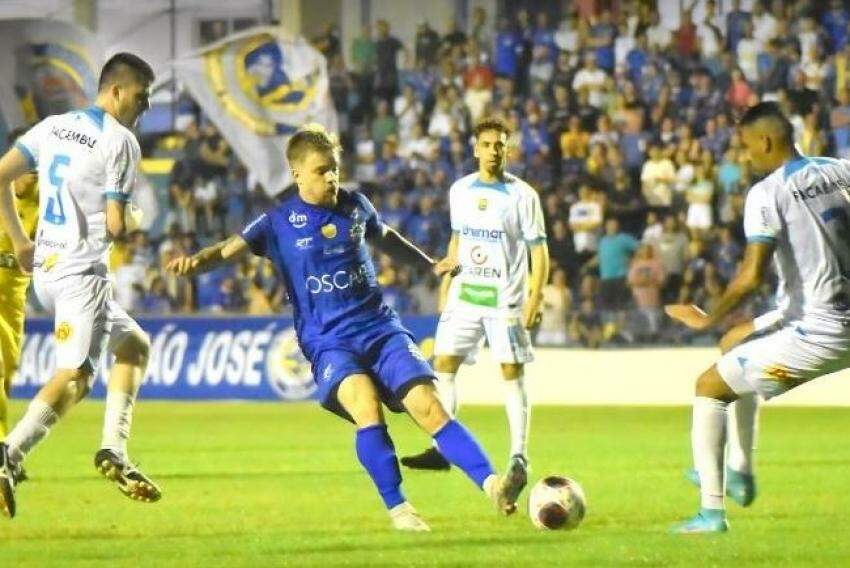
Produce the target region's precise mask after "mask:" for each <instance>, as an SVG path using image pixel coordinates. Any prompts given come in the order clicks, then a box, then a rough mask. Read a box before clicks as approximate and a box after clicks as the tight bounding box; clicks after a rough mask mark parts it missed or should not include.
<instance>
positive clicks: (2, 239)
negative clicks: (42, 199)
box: [0, 129, 38, 442]
mask: <svg viewBox="0 0 850 568" xmlns="http://www.w3.org/2000/svg"><path fill="white" fill-rule="evenodd" d="M24 132H26V129H17V130H15V131H13V132H12V133H11V134H10V135H9V140H8V143H9V145H12V144H13V143H14V142H15V140H16V139H17V138H18V136H20V135H21V134H23V133H24ZM12 185H13V189H14V191H15V201H16V202H17V203H16V208H17V210H18V215H19V216H20V218H21V222H22V224H23V226H24V229H25V230H26V232H27V235H28V236H29V238H30V239H33V238H35V229H36V226H37V224H38V175H37V174H36V172H34V171H33V172H27V173H26V174H24V175H22V176H21V177H19V178H18V179H16V180H15V181H14V182H12ZM30 277H31V275H30V274H27V273H25V272H23V271H22V270H21V269H20V267H19V266H18V261H17V260H16V259H15V253H14V249H13V247H12V241H11V239H9V235H7V234H6V233H5V232H4V231H3V230H2V229H0V383H2V385H3V388H2V389H0V442H2V441H3V440H5V439H6V434H7V433H8V431H9V392H10V391H11V389H12V377H13V375H14V374H15V371H16V370H17V369H18V360H19V358H20V355H21V343H22V342H23V337H24V309H25V305H26V300H27V287H28V286H29V283H30Z"/></svg>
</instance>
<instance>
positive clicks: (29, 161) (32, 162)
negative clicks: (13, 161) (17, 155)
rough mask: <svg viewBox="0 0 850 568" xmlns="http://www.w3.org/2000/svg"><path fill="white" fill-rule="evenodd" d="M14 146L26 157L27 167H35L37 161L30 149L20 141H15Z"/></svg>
mask: <svg viewBox="0 0 850 568" xmlns="http://www.w3.org/2000/svg"><path fill="white" fill-rule="evenodd" d="M15 148H17V149H18V150H20V151H21V154H23V155H24V157H25V158H26V159H27V164H28V165H29V169H31V170H32V169H35V167H36V165H38V163H37V162H36V161H35V156H33V155H32V152H30V149H29V148H27V147H26V146H24V145H23V144H21V143H20V142H15Z"/></svg>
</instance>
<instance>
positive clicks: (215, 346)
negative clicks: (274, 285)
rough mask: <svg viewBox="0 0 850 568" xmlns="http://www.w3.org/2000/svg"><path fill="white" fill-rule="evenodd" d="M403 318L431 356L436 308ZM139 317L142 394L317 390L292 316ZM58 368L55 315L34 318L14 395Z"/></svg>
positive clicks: (98, 389) (32, 388) (227, 395)
mask: <svg viewBox="0 0 850 568" xmlns="http://www.w3.org/2000/svg"><path fill="white" fill-rule="evenodd" d="M402 319H403V322H404V324H405V326H407V328H408V329H409V330H410V331H411V332H412V333H413V334H414V336H415V337H416V339H417V341H418V342H419V345H420V347H421V348H422V351H423V353H424V354H425V355H426V356H428V357H430V355H431V353H432V351H433V336H434V331H435V330H436V327H437V318H436V316H414V317H409V318H402ZM138 322H139V324H140V325H141V326H142V328H144V330H145V331H146V332H147V333H148V334H149V335H150V339H151V358H150V363H149V364H148V370H147V374H146V375H145V379H144V384H143V385H142V389H141V395H140V396H141V397H142V398H147V399H182V400H193V399H201V400H227V399H248V400H305V399H309V398H312V396H313V394H314V392H315V383H314V382H313V377H312V374H311V372H310V363H308V362H307V360H306V359H305V358H304V355H303V354H302V353H301V350H300V349H299V348H298V342H297V341H296V337H295V329H294V328H293V327H292V325H293V324H292V319H291V318H275V317H217V318H139V319H138ZM109 363H110V362H109V361H107V358H106V357H104V361H103V365H102V367H101V369H99V370H98V374H97V377H96V380H95V385H94V388H93V391H92V395H91V396H93V397H96V398H102V397H103V396H104V394H105V391H106V377H107V373H108V365H109ZM54 368H55V355H54V343H53V320H50V319H43V318H42V319H31V320H28V321H27V323H26V338H25V339H24V345H23V349H22V352H21V363H20V369H19V371H18V374H17V376H16V377H15V380H14V381H13V383H12V396H13V397H21V398H31V397H32V396H33V395H35V393H36V392H37V391H38V389H39V388H40V387H41V385H43V384H44V383H45V382H46V381H47V380H48V379H50V377H51V375H52V374H53V370H54Z"/></svg>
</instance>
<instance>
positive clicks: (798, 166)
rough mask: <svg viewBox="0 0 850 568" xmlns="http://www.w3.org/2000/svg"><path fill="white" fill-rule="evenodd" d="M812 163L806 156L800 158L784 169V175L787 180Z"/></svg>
mask: <svg viewBox="0 0 850 568" xmlns="http://www.w3.org/2000/svg"><path fill="white" fill-rule="evenodd" d="M811 163H812V162H811V161H810V160H809V159H808V158H806V157H805V156H800V157H799V158H796V159H794V160H791V161H790V162H788V163H787V164H785V167H784V168H783V169H782V175H783V176H784V178H785V179H786V180H787V179H788V178H789V177H791V176H792V175H794V174H795V173H797V172H799V171H800V170H802V169H803V168H805V167H806V166H808V165H810V164H811Z"/></svg>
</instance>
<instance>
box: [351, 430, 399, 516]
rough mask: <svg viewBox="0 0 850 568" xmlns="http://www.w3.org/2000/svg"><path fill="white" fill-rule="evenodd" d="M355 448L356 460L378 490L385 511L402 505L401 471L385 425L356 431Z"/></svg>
mask: <svg viewBox="0 0 850 568" xmlns="http://www.w3.org/2000/svg"><path fill="white" fill-rule="evenodd" d="M355 446H356V448H357V459H359V460H360V463H361V464H363V467H364V468H365V469H366V472H367V473H368V474H369V477H371V478H372V481H373V482H374V483H375V487H377V488H378V493H380V494H381V499H383V500H384V504H385V505H386V506H387V509H392V508H393V507H395V506H396V505H401V504H402V503H404V501H405V499H404V495H402V494H401V471H400V470H399V468H398V460H397V459H396V455H395V446H393V441H392V440H391V439H390V435H389V434H388V433H387V425H386V424H375V425H373V426H367V427H366V428H361V429H360V430H357V437H356V442H355Z"/></svg>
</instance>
